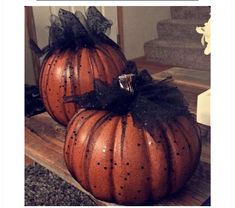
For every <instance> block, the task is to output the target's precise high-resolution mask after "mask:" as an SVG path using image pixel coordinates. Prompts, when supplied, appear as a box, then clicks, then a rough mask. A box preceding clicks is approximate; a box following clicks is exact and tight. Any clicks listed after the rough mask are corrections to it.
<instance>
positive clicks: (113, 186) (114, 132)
mask: <svg viewBox="0 0 235 208" xmlns="http://www.w3.org/2000/svg"><path fill="white" fill-rule="evenodd" d="M120 120H121V119H120V117H117V121H116V125H114V129H113V135H116V132H117V125H118V123H119V122H120ZM115 141H116V137H115V136H114V137H113V142H112V149H113V152H112V159H114V156H115V153H116V152H115V150H114V147H115ZM113 165H114V164H113ZM113 171H114V170H113V169H111V171H110V174H111V177H110V178H111V181H110V183H111V187H112V188H111V198H112V199H114V200H115V201H117V198H116V195H117V194H116V189H115V183H114V173H113Z"/></svg>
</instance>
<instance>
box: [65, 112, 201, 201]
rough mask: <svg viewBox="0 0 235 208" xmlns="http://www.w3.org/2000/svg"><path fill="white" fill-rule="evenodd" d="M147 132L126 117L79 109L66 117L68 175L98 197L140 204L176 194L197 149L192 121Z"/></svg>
mask: <svg viewBox="0 0 235 208" xmlns="http://www.w3.org/2000/svg"><path fill="white" fill-rule="evenodd" d="M154 132H155V133H154V136H151V135H150V134H149V133H148V132H147V131H146V130H145V129H143V128H138V127H137V126H135V125H134V123H133V118H132V116H131V114H130V113H128V114H127V115H124V116H118V115H114V114H112V113H110V112H107V111H98V110H84V109H82V110H80V111H79V112H78V113H77V114H76V115H75V116H74V118H73V119H72V120H71V121H70V123H69V125H68V130H67V136H66V142H65V148H64V155H65V161H66V164H67V167H68V169H69V171H70V173H71V174H72V176H73V177H74V178H75V179H76V180H77V181H78V182H79V183H80V184H81V185H82V186H83V187H84V188H85V189H86V190H87V191H89V192H90V193H92V194H93V195H94V196H95V197H96V198H98V199H101V200H104V201H109V202H114V203H118V204H125V205H140V204H144V203H146V202H148V201H150V200H154V201H156V200H158V199H160V198H162V197H163V196H165V195H167V194H171V193H175V192H177V191H178V190H179V189H180V188H182V186H183V185H184V184H185V183H186V181H187V180H188V179H189V178H190V176H192V173H193V171H194V170H195V168H196V166H197V164H198V162H199V158H200V153H201V143H200V140H199V137H198V132H197V128H196V126H195V121H194V120H193V119H192V117H191V116H180V117H177V118H176V119H174V120H172V121H169V122H167V123H161V124H159V125H158V127H156V128H155V129H154Z"/></svg>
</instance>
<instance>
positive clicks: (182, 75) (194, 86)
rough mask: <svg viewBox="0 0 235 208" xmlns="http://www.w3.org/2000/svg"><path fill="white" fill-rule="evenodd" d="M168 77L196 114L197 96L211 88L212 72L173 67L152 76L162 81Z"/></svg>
mask: <svg viewBox="0 0 235 208" xmlns="http://www.w3.org/2000/svg"><path fill="white" fill-rule="evenodd" d="M167 76H172V78H173V83H174V84H175V85H176V86H177V87H178V88H179V89H180V90H181V91H182V93H183V94H184V96H185V99H186V101H187V102H188V104H189V109H190V111H191V112H192V113H194V114H196V110H197V109H196V108H197V96H198V95H199V94H201V93H202V92H204V91H206V90H208V89H209V88H210V72H209V71H200V70H195V69H186V68H181V67H171V68H169V69H167V70H165V71H163V72H160V73H154V74H152V77H153V78H154V79H156V80H162V79H164V78H166V77H167Z"/></svg>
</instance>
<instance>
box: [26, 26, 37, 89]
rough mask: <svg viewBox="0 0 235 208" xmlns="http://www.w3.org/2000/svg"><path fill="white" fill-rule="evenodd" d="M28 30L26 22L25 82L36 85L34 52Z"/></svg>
mask: <svg viewBox="0 0 235 208" xmlns="http://www.w3.org/2000/svg"><path fill="white" fill-rule="evenodd" d="M28 39H29V37H28V30H27V25H26V24H25V84H29V85H35V84H36V81H35V77H34V70H33V63H32V54H31V50H30V48H29V42H28Z"/></svg>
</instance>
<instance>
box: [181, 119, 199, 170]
mask: <svg viewBox="0 0 235 208" xmlns="http://www.w3.org/2000/svg"><path fill="white" fill-rule="evenodd" d="M188 119H190V118H187V121H188ZM189 122H194V121H191V119H190V121H189ZM178 124H179V125H180V126H182V128H183V129H184V131H185V133H187V134H189V133H188V131H187V130H186V128H185V127H184V125H183V124H182V123H181V122H179V121H178ZM194 125H197V124H193V125H191V126H192V127H193V129H194V131H195V133H196V136H197V139H196V141H198V147H199V148H197V149H198V150H197V154H193V149H192V148H196V147H194V145H191V144H190V145H191V146H193V147H192V148H191V149H190V152H191V154H192V155H194V158H192V159H193V164H192V172H193V171H194V169H195V168H196V167H197V164H198V162H199V161H198V160H197V158H198V157H199V156H200V154H201V139H200V136H199V133H198V131H197V129H196V127H195V126H194ZM185 133H184V134H185ZM199 160H200V157H199Z"/></svg>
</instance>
